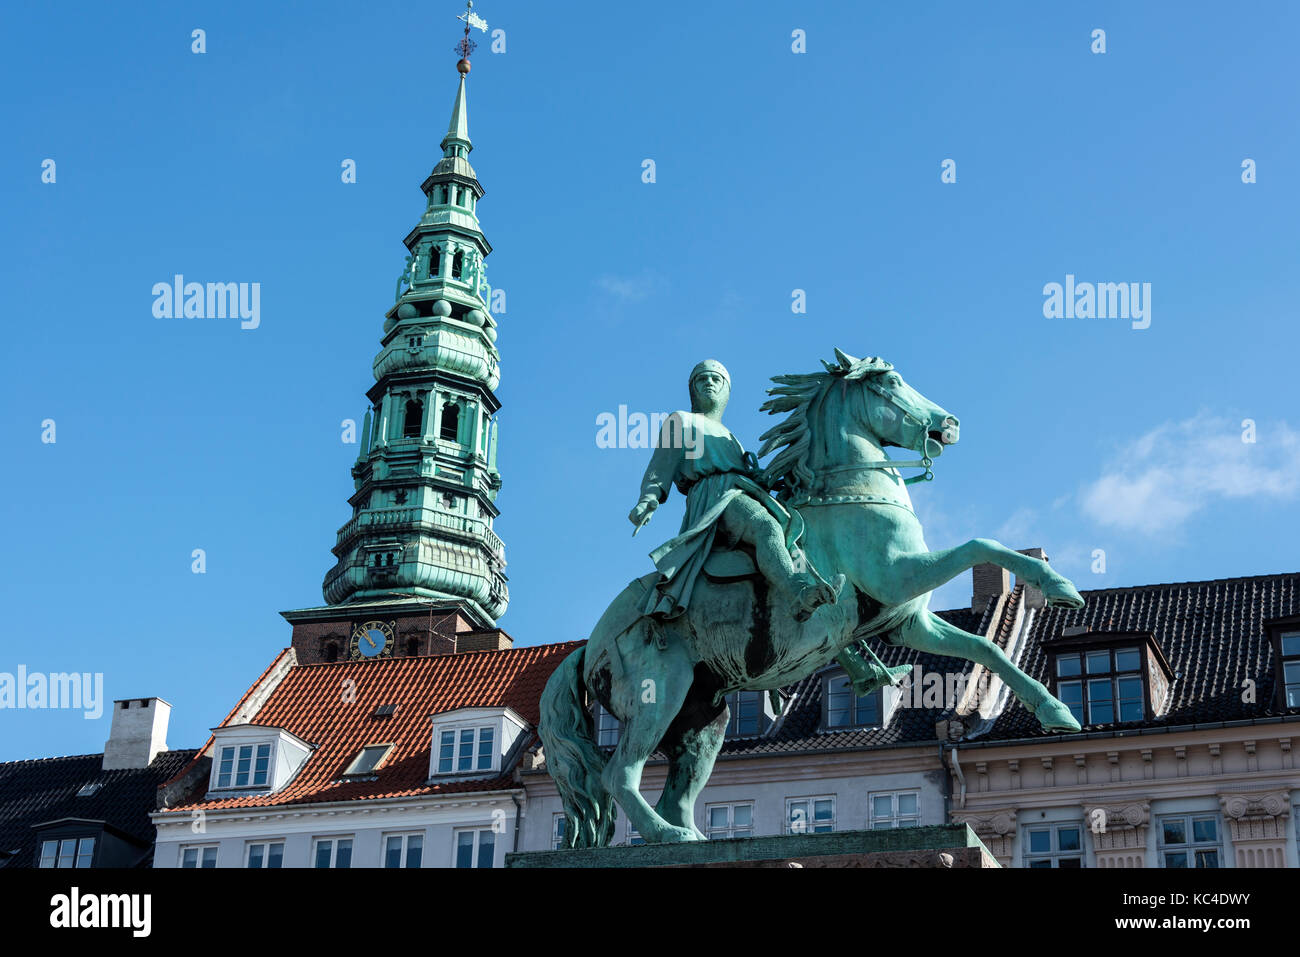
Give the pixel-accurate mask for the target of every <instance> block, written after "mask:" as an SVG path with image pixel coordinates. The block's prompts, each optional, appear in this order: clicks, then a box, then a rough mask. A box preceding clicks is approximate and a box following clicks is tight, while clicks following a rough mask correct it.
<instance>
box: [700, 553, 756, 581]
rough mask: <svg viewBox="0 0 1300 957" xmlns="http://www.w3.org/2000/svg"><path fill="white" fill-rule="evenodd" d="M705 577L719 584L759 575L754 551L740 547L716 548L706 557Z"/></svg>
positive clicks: (703, 569) (744, 579)
mask: <svg viewBox="0 0 1300 957" xmlns="http://www.w3.org/2000/svg"><path fill="white" fill-rule="evenodd" d="M701 571H702V572H703V573H704V577H705V578H707V579H708V580H709V581H711V582H716V583H717V584H719V585H726V584H731V583H733V582H743V581H746V580H748V579H751V578H757V577H758V565H757V564H756V563H755V561H754V554H753V552H751V551H749V550H748V549H739V548H715V549H713V551H711V552H709V557H708V558H706V559H704V567H703V568H702V569H701Z"/></svg>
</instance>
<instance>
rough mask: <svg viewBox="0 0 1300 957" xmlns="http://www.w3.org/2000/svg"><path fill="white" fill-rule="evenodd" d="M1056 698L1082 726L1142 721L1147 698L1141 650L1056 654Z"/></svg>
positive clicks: (1128, 648)
mask: <svg viewBox="0 0 1300 957" xmlns="http://www.w3.org/2000/svg"><path fill="white" fill-rule="evenodd" d="M1056 696H1057V697H1058V698H1060V699H1061V701H1062V702H1063V703H1064V704H1065V706H1066V707H1067V708H1069V709H1070V713H1071V714H1073V715H1074V717H1075V719H1076V720H1077V721H1078V722H1079V723H1080V724H1114V723H1116V722H1121V721H1141V720H1142V718H1143V716H1144V714H1145V697H1146V696H1145V685H1144V684H1143V681H1142V652H1141V650H1140V649H1138V648H1137V647H1127V648H1099V649H1093V650H1090V651H1077V652H1074V653H1072V654H1061V655H1057V656H1056Z"/></svg>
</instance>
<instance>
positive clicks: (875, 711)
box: [824, 674, 882, 728]
mask: <svg viewBox="0 0 1300 957" xmlns="http://www.w3.org/2000/svg"><path fill="white" fill-rule="evenodd" d="M824 700H825V715H826V727H828V728H870V727H875V726H877V725H879V724H880V714H881V710H882V709H881V706H880V703H881V694H880V692H879V691H873V692H871V693H870V694H868V695H864V696H861V697H859V696H858V695H855V694H854V693H853V682H851V681H850V680H849V677H848V675H843V674H839V675H830V676H828V677H827V678H826V687H825V691H824Z"/></svg>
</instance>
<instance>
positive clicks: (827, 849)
mask: <svg viewBox="0 0 1300 957" xmlns="http://www.w3.org/2000/svg"><path fill="white" fill-rule="evenodd" d="M967 847H969V848H981V849H983V850H984V852H985V853H986V854H987V853H988V851H987V848H984V845H983V843H981V841H980V839H979V838H978V837H977V836H976V835H975V832H974V831H972V830H971V829H970V827H969V826H968V825H966V824H944V825H936V826H932V827H907V828H898V829H891V830H878V831H836V832H833V833H830V834H785V835H780V836H774V837H740V838H730V839H727V840H712V841H695V842H686V843H680V844H642V845H636V846H623V847H585V848H565V849H562V850H558V851H524V852H521V853H516V854H507V855H506V867H673V866H690V865H693V864H727V863H740V862H747V861H783V860H794V859H806V858H815V857H830V856H839V855H860V854H883V853H891V852H899V851H944V850H954V849H957V848H967ZM989 857H990V858H992V855H991V854H990V855H989Z"/></svg>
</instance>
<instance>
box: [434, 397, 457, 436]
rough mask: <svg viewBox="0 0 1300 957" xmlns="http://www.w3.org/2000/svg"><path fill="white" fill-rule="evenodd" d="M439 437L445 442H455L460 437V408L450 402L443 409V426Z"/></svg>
mask: <svg viewBox="0 0 1300 957" xmlns="http://www.w3.org/2000/svg"><path fill="white" fill-rule="evenodd" d="M438 437H439V438H440V439H442V440H443V441H444V442H455V441H456V440H457V439H458V438H459V437H460V407H459V406H458V405H456V403H455V402H448V403H447V404H446V405H444V406H443V407H442V425H441V426H440V427H439V428H438Z"/></svg>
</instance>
